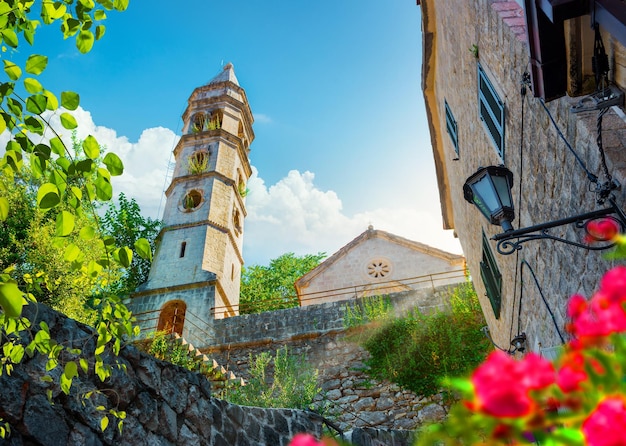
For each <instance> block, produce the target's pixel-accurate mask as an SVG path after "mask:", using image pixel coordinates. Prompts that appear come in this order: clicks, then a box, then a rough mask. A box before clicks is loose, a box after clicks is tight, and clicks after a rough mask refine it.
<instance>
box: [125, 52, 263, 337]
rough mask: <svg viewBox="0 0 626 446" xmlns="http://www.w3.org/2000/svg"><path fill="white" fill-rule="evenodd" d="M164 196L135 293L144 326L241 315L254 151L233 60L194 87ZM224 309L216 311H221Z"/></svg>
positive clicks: (178, 328) (179, 328)
mask: <svg viewBox="0 0 626 446" xmlns="http://www.w3.org/2000/svg"><path fill="white" fill-rule="evenodd" d="M182 119H183V122H184V124H183V135H182V137H181V138H180V140H179V142H178V144H177V145H176V148H175V149H174V157H175V162H176V165H175V168H174V174H173V177H172V181H171V184H170V186H169V187H168V189H167V191H166V192H165V195H166V197H167V202H166V204H165V211H164V214H163V229H162V231H161V234H160V235H159V239H160V243H159V244H158V247H157V251H156V253H155V255H154V260H153V262H152V267H151V270H150V275H149V278H148V281H147V282H146V283H145V284H143V285H142V286H140V288H139V289H138V290H137V291H136V292H135V293H134V295H132V296H131V301H130V308H131V309H132V311H133V312H134V313H135V314H136V315H137V317H138V320H139V322H140V326H141V328H142V329H144V328H148V329H149V330H150V329H151V330H154V329H155V327H156V329H158V330H165V329H169V330H173V331H175V332H177V333H179V334H184V331H185V330H187V329H189V326H190V325H191V323H193V321H188V322H190V323H188V324H185V321H186V319H188V317H189V316H192V315H194V316H195V317H199V318H201V319H202V321H196V323H195V324H196V325H199V324H200V323H201V322H207V321H210V320H212V319H220V318H224V317H229V316H235V315H237V314H238V307H239V286H240V278H241V268H242V265H243V256H242V245H243V224H244V219H245V216H246V206H245V196H246V191H247V189H246V184H247V181H248V178H249V177H250V175H251V173H252V171H251V168H250V160H249V158H248V154H249V152H250V144H251V142H252V140H253V139H254V132H253V130H252V123H253V117H252V112H251V111H250V106H249V104H248V99H247V98H246V93H245V91H244V90H243V88H241V87H240V86H239V82H238V81H237V77H236V76H235V71H234V69H233V66H232V65H231V64H228V65H226V66H225V67H224V68H223V70H222V71H221V72H220V73H219V74H218V75H217V76H216V77H215V78H214V79H212V80H211V81H210V82H209V83H208V84H206V85H203V86H201V87H198V88H196V89H195V90H194V91H193V93H192V94H191V96H190V97H189V100H188V105H187V109H186V110H185V112H184V114H183V117H182ZM216 308H217V309H219V311H215V309H216Z"/></svg>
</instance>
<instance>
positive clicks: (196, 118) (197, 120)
mask: <svg viewBox="0 0 626 446" xmlns="http://www.w3.org/2000/svg"><path fill="white" fill-rule="evenodd" d="M205 122H206V116H205V115H204V113H196V114H195V115H193V117H192V118H191V125H190V126H189V129H190V130H191V133H198V132H201V131H203V130H204V125H205Z"/></svg>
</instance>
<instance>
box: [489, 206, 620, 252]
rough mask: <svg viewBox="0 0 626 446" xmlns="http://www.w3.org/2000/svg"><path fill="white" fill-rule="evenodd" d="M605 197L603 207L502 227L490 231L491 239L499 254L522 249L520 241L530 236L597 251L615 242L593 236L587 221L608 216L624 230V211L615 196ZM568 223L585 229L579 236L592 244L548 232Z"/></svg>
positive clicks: (522, 241) (613, 244)
mask: <svg viewBox="0 0 626 446" xmlns="http://www.w3.org/2000/svg"><path fill="white" fill-rule="evenodd" d="M608 201H609V203H610V204H611V206H610V207H607V208H604V209H599V210H596V211H592V212H587V213H584V214H580V215H575V216H572V217H568V218H563V219H560V220H555V221H552V222H548V223H541V224H538V225H534V226H529V227H527V228H521V229H515V230H512V231H506V232H503V233H501V234H496V235H494V236H493V237H491V239H492V240H495V241H496V242H498V243H497V245H496V249H497V250H498V252H499V253H500V254H502V255H510V254H513V253H514V252H516V251H519V250H520V249H522V247H523V246H522V245H523V244H524V243H526V242H529V241H531V240H544V239H547V240H554V241H557V242H561V243H565V244H567V245H571V246H576V247H578V248H583V249H587V250H590V251H601V250H604V249H609V248H612V247H613V246H615V242H614V241H612V240H605V239H601V238H597V237H596V236H594V234H592V233H591V232H590V231H589V224H590V223H591V222H592V221H597V220H602V219H609V220H612V221H614V222H615V223H617V225H618V226H619V231H620V232H624V230H625V229H626V215H624V212H623V211H622V210H621V209H620V208H619V206H617V204H616V203H615V200H614V199H613V198H612V197H610V198H609V199H608ZM569 224H572V225H574V227H575V228H576V229H579V230H583V231H584V233H585V236H584V237H583V240H584V239H591V241H593V244H590V243H584V242H582V241H580V240H578V241H574V240H569V239H566V238H564V237H559V236H556V235H554V234H551V233H550V229H553V228H556V227H559V226H565V225H569ZM596 242H597V243H596Z"/></svg>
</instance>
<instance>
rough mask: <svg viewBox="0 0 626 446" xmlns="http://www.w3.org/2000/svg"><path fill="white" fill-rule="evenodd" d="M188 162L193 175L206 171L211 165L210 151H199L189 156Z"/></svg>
mask: <svg viewBox="0 0 626 446" xmlns="http://www.w3.org/2000/svg"><path fill="white" fill-rule="evenodd" d="M187 164H188V168H189V173H190V174H191V175H198V174H201V173H204V172H206V171H207V169H208V166H209V153H208V152H207V151H205V150H200V151H197V152H195V153H194V154H193V155H191V156H190V157H189V159H188V161H187Z"/></svg>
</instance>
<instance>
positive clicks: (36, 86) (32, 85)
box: [24, 77, 43, 94]
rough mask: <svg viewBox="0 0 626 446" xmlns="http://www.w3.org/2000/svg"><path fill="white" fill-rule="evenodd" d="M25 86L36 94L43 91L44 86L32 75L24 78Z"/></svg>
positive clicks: (28, 90)
mask: <svg viewBox="0 0 626 446" xmlns="http://www.w3.org/2000/svg"><path fill="white" fill-rule="evenodd" d="M24 88H26V91H27V92H29V93H30V94H35V93H39V92H41V91H43V86H42V85H41V83H40V82H39V81H38V80H37V79H34V78H32V77H27V78H26V79H24Z"/></svg>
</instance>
